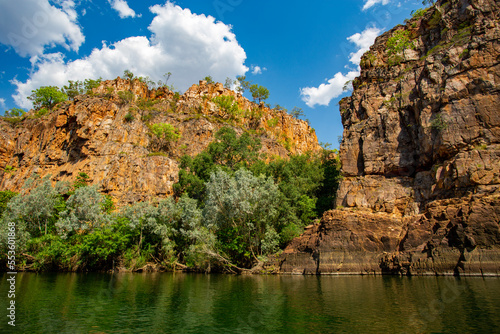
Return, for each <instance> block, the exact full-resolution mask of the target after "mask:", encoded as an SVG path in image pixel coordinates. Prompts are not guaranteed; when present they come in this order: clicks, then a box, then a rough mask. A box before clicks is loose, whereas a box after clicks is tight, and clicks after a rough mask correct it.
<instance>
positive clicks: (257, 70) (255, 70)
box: [251, 66, 267, 75]
mask: <svg viewBox="0 0 500 334" xmlns="http://www.w3.org/2000/svg"><path fill="white" fill-rule="evenodd" d="M251 69H252V74H254V75H257V74H262V72H263V71H267V68H265V67H260V66H252V67H251Z"/></svg>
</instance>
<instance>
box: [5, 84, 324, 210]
mask: <svg viewBox="0 0 500 334" xmlns="http://www.w3.org/2000/svg"><path fill="white" fill-rule="evenodd" d="M223 95H224V96H233V97H234V101H235V102H236V103H237V104H238V109H239V110H238V112H237V113H233V114H229V113H228V112H227V111H226V110H224V109H223V108H221V107H220V105H218V104H217V103H216V102H214V101H215V100H214V98H215V97H218V96H223ZM155 123H169V124H171V125H173V126H174V127H175V128H176V129H177V130H178V131H179V134H180V139H179V140H178V141H175V142H171V143H169V145H168V146H167V147H166V148H163V149H162V150H161V151H156V150H154V149H153V148H154V147H153V145H152V143H153V140H154V136H153V135H152V134H151V130H150V128H149V127H148V125H151V124H155ZM223 126H231V127H233V128H234V129H235V130H236V132H237V133H240V134H241V133H242V132H243V131H250V132H251V133H253V134H254V135H255V136H258V137H259V138H260V139H261V143H262V149H261V153H263V154H267V156H269V157H270V156H272V155H275V156H280V157H287V156H288V155H289V154H292V153H303V152H306V151H316V150H318V149H320V147H319V145H318V142H317V138H316V134H315V133H314V130H313V129H311V128H310V127H309V125H308V124H307V123H306V122H305V121H302V120H297V119H295V118H293V117H292V116H290V115H289V114H287V113H286V112H284V111H278V110H272V109H269V108H267V107H265V106H263V105H257V104H255V103H253V102H250V101H248V100H247V99H246V98H244V97H243V96H241V94H237V93H235V92H233V91H232V90H229V89H226V88H224V87H223V86H222V84H207V83H206V82H205V81H201V82H200V84H199V85H193V86H192V87H191V88H189V89H188V90H187V91H186V92H185V93H184V94H182V95H179V94H174V92H171V91H169V90H168V89H166V88H161V89H153V90H149V89H148V87H147V86H146V85H145V84H144V83H142V82H140V81H139V80H132V81H130V80H124V79H120V78H118V79H116V80H110V81H105V82H103V83H102V84H101V85H100V86H99V87H98V88H96V89H94V92H93V94H91V95H80V96H77V97H75V99H74V101H67V102H64V103H62V104H60V105H58V106H57V107H56V108H55V110H54V111H52V112H51V113H50V114H48V115H45V116H43V117H41V118H39V117H35V115H34V111H31V112H30V113H28V117H26V118H25V119H24V120H22V121H21V122H17V123H15V124H11V123H9V122H7V121H6V120H3V119H1V118H0V127H1V132H0V181H1V183H0V184H1V187H0V188H1V189H2V190H7V189H8V190H13V191H19V189H20V188H21V187H22V185H23V183H24V181H25V180H26V179H28V178H29V177H31V176H33V175H34V174H35V173H36V174H38V175H40V176H41V177H44V176H46V175H50V178H51V180H52V181H53V182H56V181H70V182H73V181H74V180H75V178H76V176H77V175H78V173H80V172H84V173H86V174H87V175H88V176H89V177H90V181H91V183H93V184H98V185H99V187H100V190H101V191H102V192H103V193H106V194H110V195H112V196H113V198H114V199H115V201H116V204H118V205H123V204H129V203H134V202H137V201H144V200H148V199H152V198H156V197H165V196H169V195H171V194H172V191H173V189H172V185H173V184H174V183H175V182H177V177H178V170H179V158H180V157H181V156H182V155H184V154H188V155H191V156H194V155H196V154H198V153H200V152H201V151H202V150H204V149H205V148H206V147H207V146H208V145H209V143H210V142H212V141H213V140H214V134H215V133H216V132H217V131H218V130H219V129H220V128H221V127H223Z"/></svg>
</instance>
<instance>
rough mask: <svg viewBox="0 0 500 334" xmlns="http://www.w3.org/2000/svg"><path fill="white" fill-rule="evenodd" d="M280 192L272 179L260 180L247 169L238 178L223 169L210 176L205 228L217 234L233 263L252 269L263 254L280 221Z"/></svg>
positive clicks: (260, 177) (221, 247)
mask: <svg viewBox="0 0 500 334" xmlns="http://www.w3.org/2000/svg"><path fill="white" fill-rule="evenodd" d="M278 192H279V190H278V187H277V186H276V185H275V184H274V181H273V179H272V178H266V177H265V176H263V175H261V176H258V177H256V176H254V175H253V173H252V172H250V171H248V170H246V169H244V168H242V169H239V170H238V171H236V172H235V173H234V176H231V175H230V174H228V173H226V172H224V171H222V170H218V171H216V172H213V173H212V174H211V175H210V180H209V182H208V183H207V199H206V205H205V210H204V216H203V218H204V219H203V220H204V225H205V226H206V227H207V228H208V229H209V230H213V231H214V233H215V234H216V235H217V239H218V245H219V248H220V250H221V251H222V253H224V254H227V256H228V257H229V258H230V259H231V261H232V262H233V263H236V264H238V265H242V266H249V265H250V264H251V260H252V259H257V255H261V254H262V245H261V242H262V240H264V238H265V233H266V232H267V231H268V230H269V227H272V226H273V225H274V223H275V222H276V221H275V218H276V216H277V214H278V210H277V207H278V203H279V202H278V199H279V196H278ZM276 242H278V239H277V240H276ZM265 249H266V250H269V247H267V248H265Z"/></svg>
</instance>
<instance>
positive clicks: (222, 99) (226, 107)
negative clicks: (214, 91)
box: [212, 95, 241, 118]
mask: <svg viewBox="0 0 500 334" xmlns="http://www.w3.org/2000/svg"><path fill="white" fill-rule="evenodd" d="M212 101H213V102H214V103H215V104H216V105H217V106H218V107H219V109H220V110H222V111H224V112H225V113H226V114H228V115H229V116H231V118H235V117H237V116H239V115H240V113H241V111H240V109H239V106H238V103H237V102H236V100H235V98H234V96H228V95H220V96H216V97H214V98H213V99H212Z"/></svg>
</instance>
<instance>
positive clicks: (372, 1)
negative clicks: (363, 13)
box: [363, 0, 391, 10]
mask: <svg viewBox="0 0 500 334" xmlns="http://www.w3.org/2000/svg"><path fill="white" fill-rule="evenodd" d="M390 1H391V0H365V4H364V6H363V10H367V9H368V8H371V7H373V6H375V5H376V4H379V3H381V4H382V5H387V4H388V3H389V2H390Z"/></svg>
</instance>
